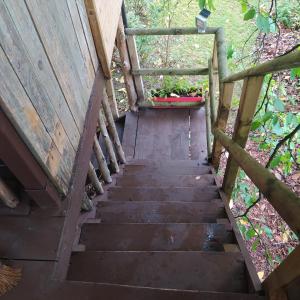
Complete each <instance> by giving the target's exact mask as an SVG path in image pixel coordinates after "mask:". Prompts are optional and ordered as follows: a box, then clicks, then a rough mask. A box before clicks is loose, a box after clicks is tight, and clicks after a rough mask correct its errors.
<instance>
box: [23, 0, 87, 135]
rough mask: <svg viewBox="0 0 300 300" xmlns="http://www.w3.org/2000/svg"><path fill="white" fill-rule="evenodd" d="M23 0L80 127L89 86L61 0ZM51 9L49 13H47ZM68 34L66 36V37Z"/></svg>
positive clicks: (69, 21) (72, 29)
mask: <svg viewBox="0 0 300 300" xmlns="http://www.w3.org/2000/svg"><path fill="white" fill-rule="evenodd" d="M59 3H60V4H58V1H57V0H55V1H44V2H39V1H37V0H26V4H27V7H28V9H29V11H30V14H31V16H32V19H33V22H34V24H35V27H36V28H37V31H38V33H39V36H40V38H41V41H42V43H43V45H44V48H45V50H46V53H47V56H48V58H49V60H50V62H51V65H52V67H53V70H54V72H55V74H56V77H57V79H58V81H59V83H60V85H61V87H62V90H63V93H64V95H65V97H66V99H68V103H69V106H70V107H72V109H71V110H72V112H73V115H74V117H77V118H78V119H79V124H78V127H79V131H80V132H81V131H82V129H83V124H84V118H85V113H86V110H87V103H88V99H89V95H90V92H91V89H89V88H87V84H88V83H87V82H86V81H87V80H86V73H87V71H86V67H85V64H84V61H83V58H82V55H81V52H80V49H79V46H78V42H77V37H76V34H75V31H74V28H73V24H72V22H71V18H70V14H69V12H68V7H67V6H66V5H67V3H66V2H65V1H59ZM49 12H51V13H49ZM66 37H68V38H66Z"/></svg>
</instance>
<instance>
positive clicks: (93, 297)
mask: <svg viewBox="0 0 300 300" xmlns="http://www.w3.org/2000/svg"><path fill="white" fill-rule="evenodd" d="M45 299H46V300H53V299H55V300H70V299H72V300H83V299H84V300H99V299H100V300H101V299H103V300H119V299H122V300H264V299H265V297H262V296H258V295H254V294H241V293H220V292H199V291H181V290H170V289H168V290H167V289H155V288H144V287H134V286H125V285H123V286H122V285H116V284H103V283H102V284H101V283H93V282H77V281H65V282H63V283H60V284H58V285H57V286H55V287H52V288H50V289H49V292H48V297H47V298H44V300H45Z"/></svg>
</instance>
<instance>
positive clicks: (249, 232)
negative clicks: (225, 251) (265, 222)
mask: <svg viewBox="0 0 300 300" xmlns="http://www.w3.org/2000/svg"><path fill="white" fill-rule="evenodd" d="M255 236H256V232H255V230H254V229H253V228H250V229H249V230H247V231H246V239H247V240H250V239H252V238H253V237H255Z"/></svg>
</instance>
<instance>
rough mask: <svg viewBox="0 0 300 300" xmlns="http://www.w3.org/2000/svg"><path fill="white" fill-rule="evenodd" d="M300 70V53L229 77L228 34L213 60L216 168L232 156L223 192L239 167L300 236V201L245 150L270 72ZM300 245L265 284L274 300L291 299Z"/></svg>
mask: <svg viewBox="0 0 300 300" xmlns="http://www.w3.org/2000/svg"><path fill="white" fill-rule="evenodd" d="M299 66H300V51H299V50H297V49H296V50H295V51H294V52H291V53H289V54H286V55H284V56H280V57H278V58H275V59H273V60H272V61H268V62H265V63H263V64H260V65H258V66H256V67H253V68H250V69H248V70H245V71H242V72H239V73H236V74H233V75H230V76H228V71H227V62H226V52H225V45H224V38H223V31H222V30H218V31H217V32H216V38H215V47H214V52H213V57H212V59H211V60H210V61H209V95H210V96H209V97H207V101H208V102H209V103H206V107H210V115H208V116H207V118H209V119H210V121H211V128H212V133H213V135H214V141H213V150H212V153H211V156H212V164H213V166H214V168H215V169H216V170H218V168H219V164H220V158H221V153H222V149H223V147H224V148H225V149H226V150H227V151H228V152H229V158H228V160H227V165H226V170H225V175H224V179H223V185H222V190H223V191H224V193H225V194H226V196H227V199H228V201H229V200H230V198H231V194H232V191H233V187H234V184H235V181H236V178H237V174H238V170H239V168H242V169H243V170H244V171H245V173H246V174H247V175H248V177H249V178H250V179H251V180H252V182H253V183H254V184H255V185H256V186H257V188H258V189H259V191H260V192H262V194H263V195H264V196H265V197H266V198H267V199H268V201H269V202H270V203H271V204H272V206H273V207H274V208H275V209H276V211H277V212H278V213H279V215H280V216H281V217H282V218H283V219H284V220H285V222H286V223H287V224H288V225H289V226H290V228H291V229H292V230H293V231H294V232H295V233H296V235H297V236H298V237H299V236H300V198H299V197H297V195H296V194H295V193H293V192H292V191H291V190H290V189H289V187H288V186H287V185H286V184H285V183H283V182H281V181H280V180H278V179H277V178H276V177H275V176H274V175H273V174H272V173H271V172H270V171H269V170H268V169H266V168H265V167H264V166H262V165H261V164H260V163H258V162H257V161H256V160H255V159H254V158H252V157H251V156H250V155H249V154H248V153H247V152H246V151H245V150H244V148H245V146H246V143H247V140H248V136H249V132H250V128H251V123H252V120H253V117H254V114H255V110H256V106H257V102H258V100H259V96H260V92H261V89H262V85H263V81H264V76H265V75H267V74H269V73H274V72H277V71H282V70H286V69H291V68H295V67H299ZM238 80H243V88H242V93H241V98H240V103H239V109H238V114H237V117H236V121H235V126H234V132H233V135H232V138H230V137H229V136H227V135H226V134H225V130H226V125H227V120H228V116H229V111H230V107H231V101H232V95H233V88H234V83H235V82H236V81H238ZM217 89H218V90H219V105H218V112H217V116H216V115H215V108H214V107H215V103H216V91H217ZM299 261H300V248H299V246H298V247H297V248H296V249H295V250H294V252H293V253H292V254H290V255H289V256H288V257H287V259H286V260H285V261H284V262H283V263H282V264H281V265H280V266H279V267H278V268H277V269H276V270H274V271H273V272H272V273H271V274H270V275H269V277H268V278H267V279H266V280H265V281H264V282H263V286H264V288H265V289H266V291H267V293H268V295H269V298H270V299H288V298H287V292H286V288H287V287H288V286H289V284H291V283H292V282H293V281H294V280H296V279H297V278H298V279H299V278H300V267H299Z"/></svg>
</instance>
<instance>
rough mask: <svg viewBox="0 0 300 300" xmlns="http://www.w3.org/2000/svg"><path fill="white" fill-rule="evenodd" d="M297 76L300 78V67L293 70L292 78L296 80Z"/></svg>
mask: <svg viewBox="0 0 300 300" xmlns="http://www.w3.org/2000/svg"><path fill="white" fill-rule="evenodd" d="M296 77H298V78H300V67H299V68H294V69H292V70H291V79H292V80H294V79H295V78H296Z"/></svg>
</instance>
